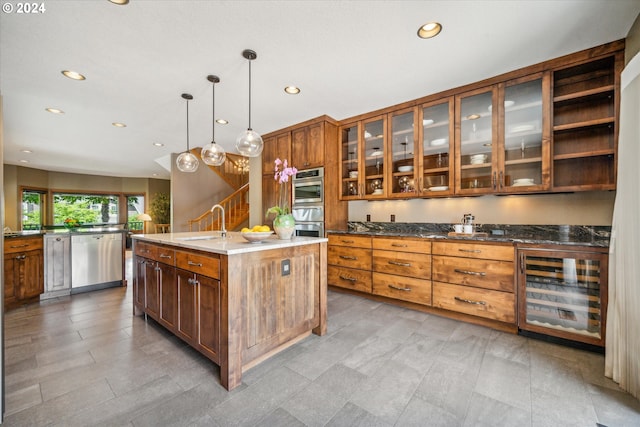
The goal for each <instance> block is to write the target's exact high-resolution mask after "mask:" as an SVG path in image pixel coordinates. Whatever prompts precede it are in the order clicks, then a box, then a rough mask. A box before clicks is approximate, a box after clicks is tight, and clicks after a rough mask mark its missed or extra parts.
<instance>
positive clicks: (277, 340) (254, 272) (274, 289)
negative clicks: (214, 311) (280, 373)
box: [242, 246, 320, 364]
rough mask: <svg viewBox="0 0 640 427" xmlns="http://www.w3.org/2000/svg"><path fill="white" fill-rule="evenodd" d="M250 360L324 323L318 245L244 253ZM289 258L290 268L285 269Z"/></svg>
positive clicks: (247, 353) (246, 355) (246, 354)
mask: <svg viewBox="0 0 640 427" xmlns="http://www.w3.org/2000/svg"><path fill="white" fill-rule="evenodd" d="M243 258H244V262H245V269H244V275H245V277H246V282H245V283H246V284H247V289H246V292H245V294H244V296H243V301H242V309H243V314H244V315H243V321H244V325H245V326H244V328H245V330H244V334H243V335H244V337H245V341H244V343H243V356H242V361H243V363H244V364H246V363H247V362H249V361H251V360H253V359H255V358H256V357H259V356H261V355H262V354H264V353H265V352H268V351H269V350H272V349H274V348H276V347H278V346H279V345H281V344H283V343H285V342H287V341H290V340H291V339H293V338H295V337H297V336H299V335H301V334H303V333H304V332H306V331H309V330H311V329H313V328H315V327H317V326H318V325H319V322H320V313H319V303H318V299H319V293H320V288H319V285H320V280H319V262H320V260H319V258H318V254H317V248H314V247H310V246H298V247H293V248H285V249H282V250H274V251H267V252H254V253H248V254H245V255H244V256H243ZM284 260H289V264H290V273H289V275H282V274H281V268H282V262H283V261H284Z"/></svg>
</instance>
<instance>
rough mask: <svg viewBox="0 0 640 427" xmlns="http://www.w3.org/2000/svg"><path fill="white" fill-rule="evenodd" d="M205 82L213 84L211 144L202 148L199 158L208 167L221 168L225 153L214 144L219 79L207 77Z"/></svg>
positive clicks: (212, 76)
mask: <svg viewBox="0 0 640 427" xmlns="http://www.w3.org/2000/svg"><path fill="white" fill-rule="evenodd" d="M207 80H209V81H210V82H211V83H213V85H212V86H213V96H212V98H211V99H212V103H211V104H212V108H211V110H212V115H211V120H212V123H213V125H212V126H211V143H210V144H207V145H205V146H204V147H202V151H201V152H200V157H202V161H203V162H205V163H206V164H207V165H209V166H221V165H222V164H223V163H224V161H225V159H226V158H227V154H226V153H225V151H224V148H222V147H221V146H219V145H218V144H216V83H219V82H220V77H218V76H214V75H208V76H207Z"/></svg>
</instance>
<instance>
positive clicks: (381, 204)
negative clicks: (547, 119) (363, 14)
mask: <svg viewBox="0 0 640 427" xmlns="http://www.w3.org/2000/svg"><path fill="white" fill-rule="evenodd" d="M615 194H616V193H615V191H593V192H583V193H569V194H542V195H526V196H479V197H458V198H446V199H417V200H385V201H372V202H367V201H352V202H349V221H365V220H366V215H367V214H369V215H371V221H372V222H389V221H390V215H391V214H394V215H395V216H396V222H431V223H456V222H460V219H461V218H462V215H464V214H465V213H472V214H473V215H474V216H475V217H476V223H477V224H523V225H524V224H531V225H534V224H548V225H558V224H572V225H611V220H612V216H613V202H614V199H615Z"/></svg>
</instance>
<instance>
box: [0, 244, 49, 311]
mask: <svg viewBox="0 0 640 427" xmlns="http://www.w3.org/2000/svg"><path fill="white" fill-rule="evenodd" d="M42 248H43V241H42V236H41V235H37V236H26V237H23V236H21V237H5V240H4V304H5V307H6V308H11V307H14V306H17V305H19V304H22V303H25V302H28V301H31V300H33V299H35V298H37V297H39V295H40V294H41V293H43V292H44V261H43V249H42Z"/></svg>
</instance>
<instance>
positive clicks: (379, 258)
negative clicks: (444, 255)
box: [373, 250, 431, 279]
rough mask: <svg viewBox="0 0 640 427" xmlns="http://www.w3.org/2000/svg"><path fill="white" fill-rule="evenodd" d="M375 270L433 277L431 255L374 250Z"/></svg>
mask: <svg viewBox="0 0 640 427" xmlns="http://www.w3.org/2000/svg"><path fill="white" fill-rule="evenodd" d="M373 271H378V272H380V273H389V274H398V275H400V276H408V277H416V278H418V279H431V255H427V254H414V253H410V252H395V251H378V250H374V251H373Z"/></svg>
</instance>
